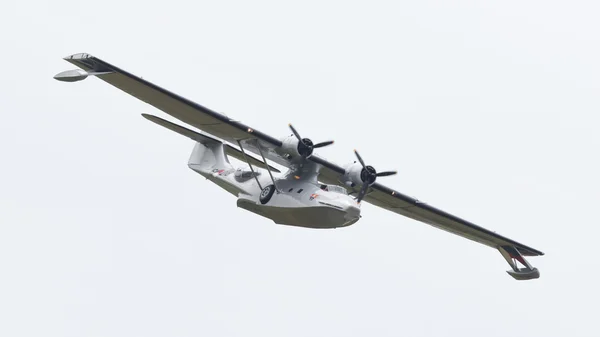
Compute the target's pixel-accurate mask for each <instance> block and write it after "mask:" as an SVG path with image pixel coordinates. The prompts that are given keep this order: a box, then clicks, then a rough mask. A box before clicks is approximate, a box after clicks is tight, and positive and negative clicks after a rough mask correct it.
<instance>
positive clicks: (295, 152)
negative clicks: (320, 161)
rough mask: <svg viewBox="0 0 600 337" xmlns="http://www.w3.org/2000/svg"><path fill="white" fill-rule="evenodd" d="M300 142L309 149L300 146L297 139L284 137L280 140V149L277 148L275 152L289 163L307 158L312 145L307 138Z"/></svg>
mask: <svg viewBox="0 0 600 337" xmlns="http://www.w3.org/2000/svg"><path fill="white" fill-rule="evenodd" d="M302 141H303V142H304V144H307V145H309V147H307V146H305V145H303V144H300V142H299V141H298V139H297V138H296V137H294V136H293V135H292V136H289V137H285V138H283V139H282V140H281V142H282V144H281V147H279V148H277V149H276V150H275V151H277V153H279V154H280V155H282V156H283V157H285V158H287V159H288V160H291V161H297V160H300V159H302V158H308V157H310V156H311V155H312V152H313V149H312V145H313V143H312V141H311V140H310V139H308V138H304V139H302Z"/></svg>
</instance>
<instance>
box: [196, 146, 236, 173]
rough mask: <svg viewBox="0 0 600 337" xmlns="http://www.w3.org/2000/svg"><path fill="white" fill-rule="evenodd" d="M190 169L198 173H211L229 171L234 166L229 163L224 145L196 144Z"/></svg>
mask: <svg viewBox="0 0 600 337" xmlns="http://www.w3.org/2000/svg"><path fill="white" fill-rule="evenodd" d="M188 167H189V168H191V169H192V170H194V171H196V172H198V173H201V174H202V173H211V172H213V170H229V169H233V166H231V164H230V163H229V160H228V159H227V156H226V155H225V150H224V149H223V143H208V142H207V143H196V146H194V150H192V154H191V155H190V159H189V160H188Z"/></svg>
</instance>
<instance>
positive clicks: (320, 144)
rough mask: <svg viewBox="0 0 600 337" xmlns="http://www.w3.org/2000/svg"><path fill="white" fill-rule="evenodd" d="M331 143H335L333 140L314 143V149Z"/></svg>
mask: <svg viewBox="0 0 600 337" xmlns="http://www.w3.org/2000/svg"><path fill="white" fill-rule="evenodd" d="M331 144H333V140H328V141H326V142H320V143H317V144H315V145H313V148H314V149H318V148H320V147H324V146H328V145H331Z"/></svg>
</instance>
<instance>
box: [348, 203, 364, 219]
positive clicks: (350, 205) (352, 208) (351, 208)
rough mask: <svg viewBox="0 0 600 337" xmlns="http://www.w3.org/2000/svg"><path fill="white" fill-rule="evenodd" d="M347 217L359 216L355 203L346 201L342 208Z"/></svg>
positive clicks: (358, 209)
mask: <svg viewBox="0 0 600 337" xmlns="http://www.w3.org/2000/svg"><path fill="white" fill-rule="evenodd" d="M344 211H345V212H346V218H347V219H357V218H360V207H359V206H358V204H356V203H348V204H347V205H346V207H345V208H344Z"/></svg>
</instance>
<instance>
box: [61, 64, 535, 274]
mask: <svg viewBox="0 0 600 337" xmlns="http://www.w3.org/2000/svg"><path fill="white" fill-rule="evenodd" d="M65 60H66V61H68V62H70V63H72V64H74V65H75V66H77V67H78V68H79V69H75V70H67V71H64V72H61V73H59V74H57V75H56V76H55V77H54V78H55V79H57V80H59V81H64V82H76V81H81V80H84V79H86V78H87V77H90V76H94V77H97V78H99V79H101V80H103V81H104V82H106V83H108V84H110V85H112V86H114V87H116V88H118V89H121V90H122V91H124V92H126V93H128V94H130V95H132V96H134V97H136V98H138V99H140V100H142V101H144V102H146V103H148V104H150V105H152V106H154V107H155V108H157V109H159V110H162V111H163V112H165V113H167V114H169V115H170V116H172V117H174V118H176V119H178V120H180V121H182V122H183V123H185V124H187V125H188V126H191V127H193V128H196V129H198V130H201V131H196V130H192V129H190V128H187V127H184V126H181V125H177V124H174V123H172V122H169V121H167V120H165V119H162V118H160V117H157V116H153V115H148V114H142V116H143V117H145V118H146V119H148V120H150V121H152V122H154V123H156V124H158V125H160V126H162V127H165V128H167V129H169V130H171V131H174V132H176V133H179V134H181V135H183V136H186V137H188V138H190V139H192V140H193V141H195V146H194V149H193V150H192V153H191V156H190V158H189V161H188V167H189V168H190V169H192V170H193V171H195V172H197V173H199V174H200V175H202V176H204V177H206V178H207V179H209V180H210V181H212V182H213V183H215V184H217V185H218V186H219V187H221V188H223V189H224V190H226V191H227V192H229V193H231V194H233V195H234V196H235V197H236V198H237V206H238V207H241V208H243V209H245V210H248V211H250V212H253V213H256V214H258V215H261V216H263V217H265V218H268V219H271V220H273V221H274V222H275V223H277V224H283V225H290V226H299V227H308V228H338V227H345V226H350V225H352V224H354V223H356V222H357V221H358V220H359V219H360V218H361V209H360V205H361V202H368V203H371V204H373V205H375V206H378V207H381V208H384V209H386V210H389V211H392V212H394V213H397V214H400V215H403V216H406V217H409V218H412V219H414V220H417V221H420V222H423V223H426V224H429V225H431V226H434V227H437V228H439V229H442V230H445V231H448V232H451V233H454V234H456V235H459V236H462V237H464V238H467V239H470V240H473V241H476V242H479V243H481V244H484V245H486V246H489V247H492V248H494V249H497V250H498V251H499V252H500V254H501V255H502V256H503V257H504V258H505V259H506V261H507V262H508V264H509V265H510V267H511V270H509V271H508V273H509V274H510V275H511V276H512V277H513V278H515V279H517V280H529V279H535V278H539V276H540V273H539V270H538V269H537V268H534V267H533V266H532V265H531V264H529V262H528V261H527V260H526V259H525V256H540V255H544V253H542V252H540V251H539V250H536V249H534V248H531V247H528V246H526V245H524V244H521V243H519V242H516V241H514V240H512V239H509V238H507V237H504V236H502V235H499V234H497V233H495V232H493V231H490V230H487V229H485V228H483V227H480V226H478V225H475V224H473V223H471V222H469V221H466V220H463V219H461V218H459V217H457V216H455V215H452V214H450V213H447V212H444V211H442V210H440V209H437V208H435V207H433V206H430V205H429V204H427V203H424V202H421V201H419V200H417V199H415V198H412V197H409V196H407V195H405V194H403V193H400V192H398V191H396V190H394V189H392V188H390V187H387V186H385V185H383V184H381V183H380V182H379V180H378V178H383V177H385V176H390V175H394V174H396V172H395V171H383V172H381V171H377V170H376V169H375V168H374V167H373V166H371V165H367V163H366V162H365V161H364V159H363V158H362V156H361V155H360V154H359V153H358V152H357V151H356V150H355V151H354V155H355V157H356V160H355V161H352V162H350V163H348V164H346V165H344V166H339V165H338V164H335V163H332V162H330V161H328V160H326V159H325V158H322V157H320V156H318V155H316V154H315V153H314V150H315V149H318V148H321V147H324V146H328V145H331V144H333V141H323V142H313V141H312V140H311V139H310V138H306V137H302V136H301V135H300V133H299V132H298V130H296V128H294V127H293V126H292V125H291V124H290V125H289V128H290V130H291V132H292V133H291V134H290V135H289V136H287V137H283V138H276V137H273V136H270V135H268V134H265V133H263V132H260V131H259V130H257V129H255V128H254V127H251V126H249V125H246V124H244V123H241V122H239V121H237V120H235V119H232V118H229V117H227V116H225V115H223V114H220V113H217V112H215V111H213V110H210V109H208V108H206V107H204V106H202V105H199V104H197V103H194V102H192V101H190V100H189V99H186V98H184V97H181V96H179V95H177V94H175V93H172V92H170V91H168V90H166V89H163V88H161V87H159V86H157V85H156V84H153V83H151V82H149V81H147V80H144V79H142V78H141V77H138V76H135V75H132V74H130V73H129V72H127V71H125V70H122V69H120V68H118V67H116V66H113V65H111V64H109V63H108V62H105V61H103V60H101V59H99V58H97V57H94V56H92V55H89V54H74V55H71V56H67V57H66V58H65ZM229 157H233V158H236V159H239V160H241V161H243V162H246V163H247V164H248V166H247V167H239V168H235V167H233V165H231V163H230V162H229V159H228V158H229ZM269 162H272V163H277V164H278V165H280V166H281V167H285V168H287V171H286V172H280V170H278V169H277V168H276V167H274V166H272V165H271V164H270V163H269Z"/></svg>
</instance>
